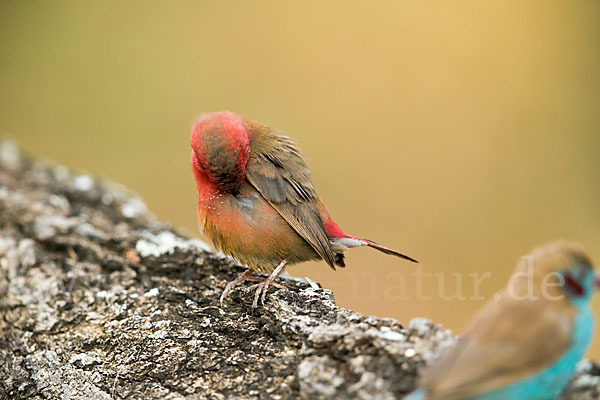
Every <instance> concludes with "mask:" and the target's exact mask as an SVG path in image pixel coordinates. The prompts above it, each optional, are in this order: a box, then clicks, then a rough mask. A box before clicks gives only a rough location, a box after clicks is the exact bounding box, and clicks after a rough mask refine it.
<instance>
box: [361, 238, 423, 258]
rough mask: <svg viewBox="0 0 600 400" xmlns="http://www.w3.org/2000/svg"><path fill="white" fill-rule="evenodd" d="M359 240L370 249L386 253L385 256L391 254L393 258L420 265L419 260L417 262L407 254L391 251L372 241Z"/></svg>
mask: <svg viewBox="0 0 600 400" xmlns="http://www.w3.org/2000/svg"><path fill="white" fill-rule="evenodd" d="M359 240H362V241H363V242H365V243H366V245H367V246H369V247H372V248H374V249H375V250H379V251H381V252H382V253H385V254H391V255H393V256H396V257H400V258H404V259H405V260H408V261H412V262H416V263H418V261H417V260H415V259H414V258H412V257H409V256H407V255H406V254H402V253H400V252H397V251H396V250H392V249H390V248H389V247H385V246H382V245H380V244H377V243H375V242H373V241H372V240H368V239H359Z"/></svg>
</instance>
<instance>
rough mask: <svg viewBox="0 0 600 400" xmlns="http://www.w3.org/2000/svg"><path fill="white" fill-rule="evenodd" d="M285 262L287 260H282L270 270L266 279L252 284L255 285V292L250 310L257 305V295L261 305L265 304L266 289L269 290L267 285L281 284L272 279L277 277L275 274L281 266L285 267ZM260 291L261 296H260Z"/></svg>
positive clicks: (277, 285)
mask: <svg viewBox="0 0 600 400" xmlns="http://www.w3.org/2000/svg"><path fill="white" fill-rule="evenodd" d="M285 264H287V261H285V260H283V261H282V262H280V263H279V265H278V266H277V267H276V268H275V269H274V270H273V272H271V275H269V277H268V278H267V279H265V280H264V281H263V282H261V283H257V284H256V285H254V286H252V287H255V286H256V293H254V301H253V302H252V310H254V309H255V308H256V307H257V306H258V298H259V297H260V302H261V304H263V305H264V304H265V298H266V297H267V291H268V290H269V286H271V285H273V286H276V287H281V285H279V284H277V283H275V282H273V281H274V280H275V278H277V275H279V273H280V272H281V270H283V267H285ZM261 293H262V296H261Z"/></svg>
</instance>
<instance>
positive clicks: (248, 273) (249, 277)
mask: <svg viewBox="0 0 600 400" xmlns="http://www.w3.org/2000/svg"><path fill="white" fill-rule="evenodd" d="M280 271H281V270H280ZM252 272H253V271H252V269H250V268H248V269H247V270H246V271H245V272H244V273H243V274H241V275H240V276H238V277H237V278H235V279H234V280H233V281H231V282H229V283H228V284H227V286H225V290H223V293H222V294H221V299H220V302H221V304H223V300H225V299H226V298H227V296H228V295H229V292H231V291H232V290H233V289H235V288H236V287H237V286H239V285H241V284H242V283H244V282H246V281H251V282H265V281H266V280H267V279H269V278H261V277H260V276H252ZM271 281H272V280H271ZM271 285H273V286H275V287H276V288H279V289H285V286H283V285H280V284H279V283H277V282H271ZM256 286H258V285H253V286H250V287H251V288H252V287H256Z"/></svg>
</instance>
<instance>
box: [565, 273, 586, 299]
mask: <svg viewBox="0 0 600 400" xmlns="http://www.w3.org/2000/svg"><path fill="white" fill-rule="evenodd" d="M564 276H565V285H566V287H567V288H568V289H569V291H570V292H571V293H573V294H574V295H575V296H577V297H582V296H583V295H584V294H585V290H584V289H583V286H581V284H580V283H579V282H578V281H577V279H575V278H573V276H571V274H569V273H566V274H565V275H564Z"/></svg>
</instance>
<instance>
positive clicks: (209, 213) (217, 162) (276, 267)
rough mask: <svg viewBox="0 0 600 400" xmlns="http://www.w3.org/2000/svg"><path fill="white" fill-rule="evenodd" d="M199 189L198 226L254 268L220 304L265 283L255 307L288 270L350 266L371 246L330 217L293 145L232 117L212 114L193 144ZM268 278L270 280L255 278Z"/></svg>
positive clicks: (229, 286)
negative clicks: (349, 254) (348, 261)
mask: <svg viewBox="0 0 600 400" xmlns="http://www.w3.org/2000/svg"><path fill="white" fill-rule="evenodd" d="M190 144H191V146H192V157H191V165H192V171H193V173H194V177H195V179H196V184H197V186H198V223H199V225H201V226H202V228H203V230H204V233H205V235H206V236H207V237H208V238H209V239H210V240H211V241H212V242H213V244H214V245H215V247H216V248H217V249H219V250H221V251H222V252H223V253H224V254H226V255H228V256H231V257H233V258H235V259H236V260H237V261H239V262H240V263H241V264H243V265H245V266H247V267H248V270H247V271H246V272H244V273H243V274H242V275H240V276H239V277H238V278H237V279H235V280H234V281H232V282H230V283H229V284H227V286H226V287H225V290H224V291H223V294H222V296H221V301H223V300H224V299H225V298H226V297H227V294H228V293H229V292H230V291H231V290H232V289H233V288H234V287H236V286H238V285H240V284H241V283H243V282H244V281H247V280H250V281H258V282H260V283H259V284H257V285H256V286H257V289H256V293H255V296H254V301H253V304H252V307H253V308H255V307H256V306H257V304H258V299H259V297H261V293H262V297H261V301H262V302H263V303H264V300H265V296H266V293H267V290H268V288H269V285H271V284H274V285H276V284H275V283H274V282H273V280H274V279H275V277H276V276H277V275H278V274H279V273H280V272H281V271H282V270H283V268H284V267H285V266H286V265H290V264H295V263H299V262H302V261H309V260H319V259H323V260H325V262H327V264H329V266H330V267H331V268H333V269H335V266H336V265H337V266H340V267H344V266H345V265H344V251H346V250H347V249H348V248H351V247H358V246H369V247H372V248H374V249H377V250H379V251H382V252H384V253H386V254H393V255H395V256H398V257H401V258H404V259H407V260H410V261H414V262H416V260H414V259H412V258H410V257H408V256H406V255H404V254H401V253H399V252H397V251H394V250H392V249H389V248H387V247H384V246H380V245H378V244H377V243H374V242H372V241H369V240H366V239H359V238H356V237H354V236H351V235H348V234H346V233H344V231H342V229H340V227H339V226H338V225H337V224H336V223H335V222H334V221H333V220H332V219H331V217H330V216H329V213H328V211H327V209H326V208H325V206H324V205H323V203H321V200H320V199H319V196H318V195H317V192H316V191H315V189H314V186H313V182H312V176H311V173H310V170H309V168H308V165H307V163H306V159H305V158H304V156H303V155H302V153H301V152H300V150H299V149H298V147H297V146H296V143H295V141H294V140H293V139H291V138H290V137H288V136H285V135H284V134H282V133H281V132H279V131H277V130H276V129H272V128H269V127H267V126H264V125H261V124H259V123H257V122H254V121H250V120H247V119H246V118H243V117H241V116H239V115H236V114H234V113H232V112H228V111H221V112H215V113H210V114H205V115H203V116H201V117H200V119H198V121H196V123H195V124H194V127H193V129H192V134H191V138H190ZM255 271H262V272H266V273H269V274H270V275H269V277H268V278H266V279H263V278H259V277H253V276H252V272H255Z"/></svg>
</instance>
